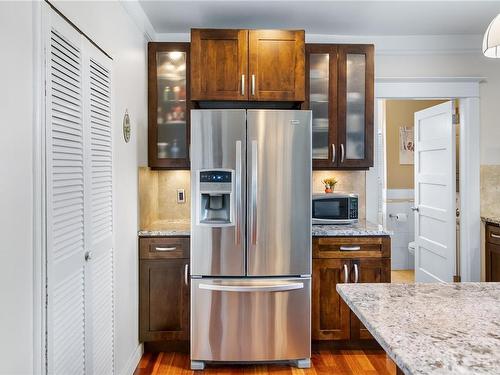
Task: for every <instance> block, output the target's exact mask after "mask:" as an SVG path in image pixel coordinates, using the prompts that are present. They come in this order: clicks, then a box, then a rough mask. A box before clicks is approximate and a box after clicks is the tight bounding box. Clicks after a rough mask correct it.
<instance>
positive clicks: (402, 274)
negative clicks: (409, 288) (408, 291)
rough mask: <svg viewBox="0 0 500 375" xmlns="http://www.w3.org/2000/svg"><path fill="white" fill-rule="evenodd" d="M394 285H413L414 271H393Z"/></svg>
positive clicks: (392, 280)
mask: <svg viewBox="0 0 500 375" xmlns="http://www.w3.org/2000/svg"><path fill="white" fill-rule="evenodd" d="M391 282H392V283H403V284H413V283H414V282H415V271H414V270H399V271H391Z"/></svg>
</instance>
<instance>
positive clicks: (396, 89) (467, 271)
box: [366, 77, 485, 281]
mask: <svg viewBox="0 0 500 375" xmlns="http://www.w3.org/2000/svg"><path fill="white" fill-rule="evenodd" d="M484 81H485V78H483V77H430V78H429V77H422V78H414V77H380V78H376V79H375V100H376V105H375V109H376V113H375V122H376V123H377V122H378V113H377V112H378V111H377V108H378V105H377V104H378V103H379V100H383V99H460V101H459V106H460V108H459V110H460V125H461V126H460V203H461V207H460V211H461V215H460V276H461V281H480V277H481V216H480V196H479V194H480V177H479V169H480V138H479V136H480V112H479V111H480V109H479V83H480V82H484ZM374 128H375V129H374V132H375V134H374V136H375V137H377V132H378V129H377V128H378V127H377V126H375V127H374ZM375 139H377V138H375ZM375 155H377V150H375ZM376 160H377V157H376ZM375 165H376V166H377V163H376V164H375ZM381 177H382V178H383V176H381ZM377 183H378V168H376V167H375V168H370V170H369V171H368V172H367V173H366V194H367V197H368V196H369V197H370V198H371V199H367V201H366V212H367V219H369V220H372V221H375V220H377V212H378V204H379V202H378V200H379V199H381V197H380V196H378V195H377V197H376V199H373V198H375V197H374V194H373V190H374V189H369V188H368V187H369V186H371V187H373V186H377ZM369 190H371V191H369Z"/></svg>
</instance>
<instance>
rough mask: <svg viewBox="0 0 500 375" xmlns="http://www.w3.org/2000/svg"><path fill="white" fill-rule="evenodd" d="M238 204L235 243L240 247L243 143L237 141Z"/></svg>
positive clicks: (236, 206)
mask: <svg viewBox="0 0 500 375" xmlns="http://www.w3.org/2000/svg"><path fill="white" fill-rule="evenodd" d="M235 184H236V204H235V211H236V212H235V221H236V228H235V231H234V242H235V244H236V245H238V244H239V243H240V241H241V201H242V197H241V141H236V181H235Z"/></svg>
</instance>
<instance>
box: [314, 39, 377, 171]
mask: <svg viewBox="0 0 500 375" xmlns="http://www.w3.org/2000/svg"><path fill="white" fill-rule="evenodd" d="M306 74H307V77H306V88H307V100H306V103H305V105H306V107H307V108H309V109H310V110H311V111H312V117H313V120H312V158H313V168H314V169H368V168H369V167H371V166H373V101H374V96H373V95H374V94H373V85H374V82H373V80H374V78H373V76H374V72H373V46H372V45H334V44H308V45H306Z"/></svg>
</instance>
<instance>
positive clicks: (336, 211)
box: [312, 193, 358, 224]
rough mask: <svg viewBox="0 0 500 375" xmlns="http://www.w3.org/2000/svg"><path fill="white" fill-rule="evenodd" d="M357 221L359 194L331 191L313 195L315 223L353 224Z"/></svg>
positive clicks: (313, 218) (313, 220) (313, 219)
mask: <svg viewBox="0 0 500 375" xmlns="http://www.w3.org/2000/svg"><path fill="white" fill-rule="evenodd" d="M357 222H358V195H357V194H349V193H329V194H314V195H313V197H312V223H313V224H352V223H357Z"/></svg>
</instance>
